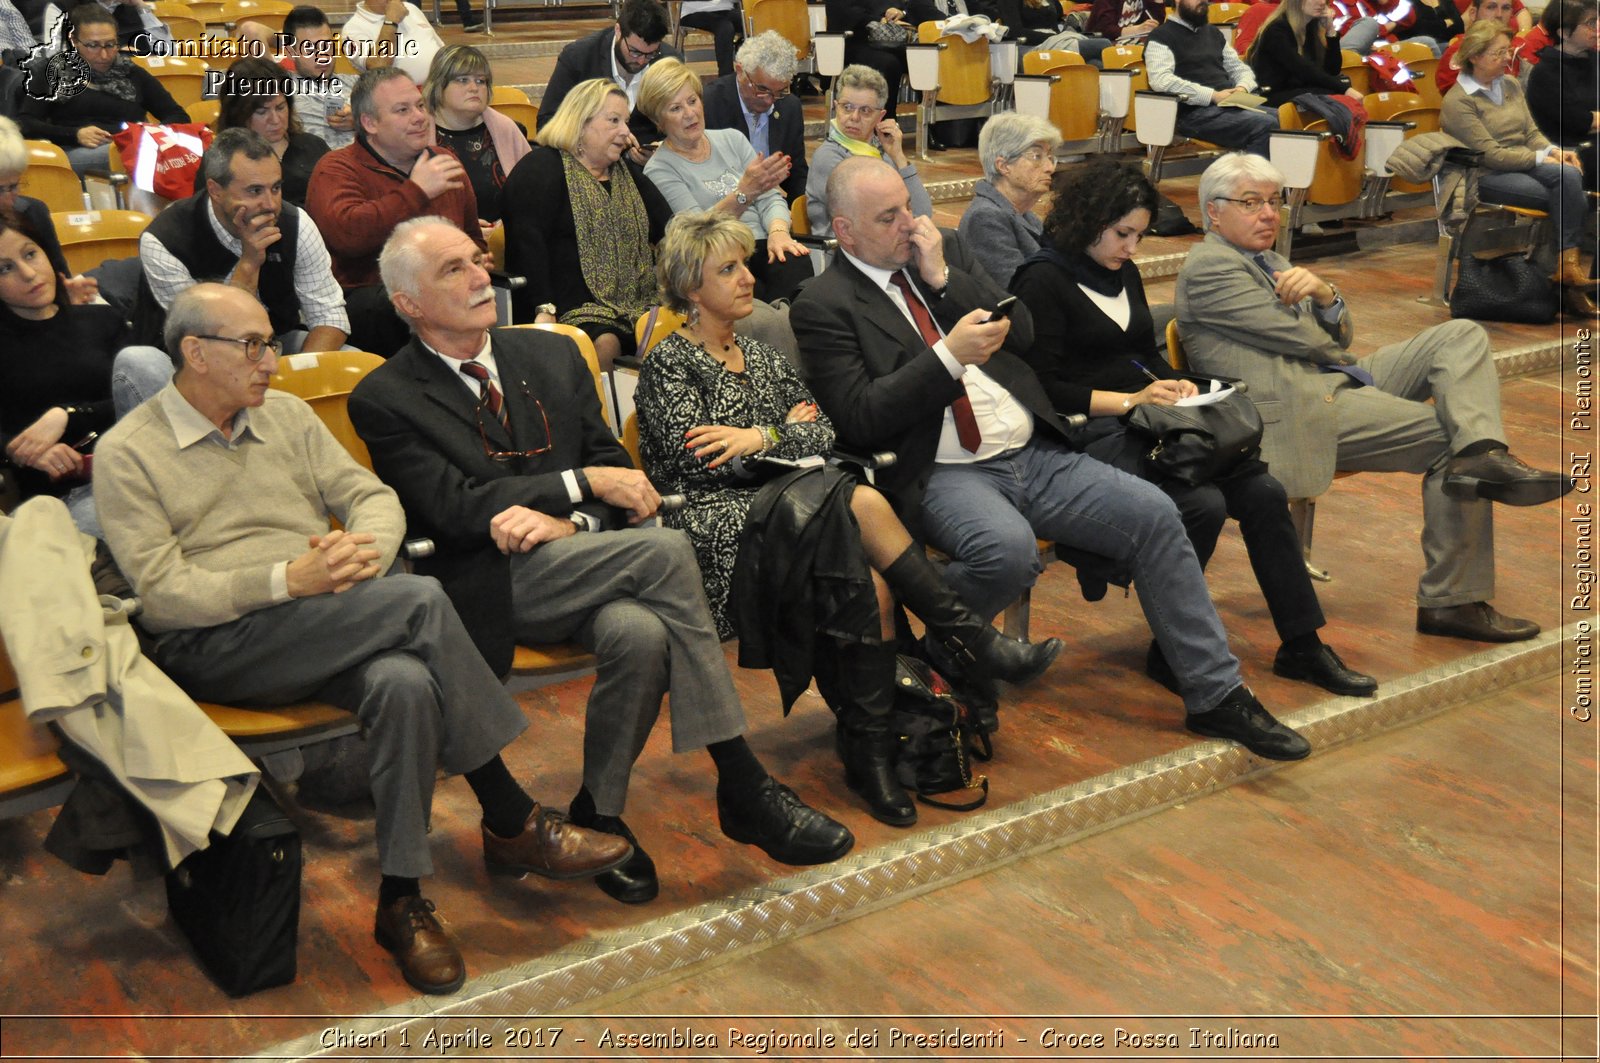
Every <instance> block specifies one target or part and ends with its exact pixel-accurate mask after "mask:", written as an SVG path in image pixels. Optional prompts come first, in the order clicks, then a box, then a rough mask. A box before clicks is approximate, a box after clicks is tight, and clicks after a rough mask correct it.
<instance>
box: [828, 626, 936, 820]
mask: <svg viewBox="0 0 1600 1063" xmlns="http://www.w3.org/2000/svg"><path fill="white" fill-rule="evenodd" d="M831 648H832V651H833V660H832V661H831V662H830V665H829V668H828V669H827V670H828V671H829V672H830V673H831V674H829V675H828V677H827V680H828V681H827V683H826V685H825V686H824V684H823V677H822V675H820V674H819V675H818V677H817V678H818V686H819V687H821V688H822V693H823V696H824V697H826V698H827V699H828V702H829V704H831V705H832V706H833V708H834V713H835V715H836V716H837V717H838V728H837V730H836V732H835V736H836V748H837V749H838V752H839V760H840V762H841V763H843V764H844V781H845V785H847V786H849V787H850V789H851V790H852V791H853V792H854V793H855V794H856V795H857V796H859V797H860V798H861V799H862V800H863V801H865V802H866V803H867V809H868V811H870V812H871V813H872V818H874V819H876V820H879V821H881V822H884V823H888V824H889V825H891V826H895V827H909V826H910V825H911V824H913V823H915V822H916V821H917V806H916V804H915V803H913V802H912V800H911V795H910V794H908V793H906V790H905V787H903V786H901V785H900V779H899V778H898V776H896V775H895V769H894V765H895V745H896V743H895V738H894V734H893V733H892V732H891V731H890V730H889V712H890V710H891V709H893V708H894V649H893V648H892V647H890V646H867V645H863V644H860V643H834V644H833V646H832V647H831Z"/></svg>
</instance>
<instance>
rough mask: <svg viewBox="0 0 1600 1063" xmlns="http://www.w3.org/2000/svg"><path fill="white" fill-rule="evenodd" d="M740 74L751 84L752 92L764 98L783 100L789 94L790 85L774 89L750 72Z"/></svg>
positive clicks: (746, 82) (745, 81)
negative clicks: (752, 75)
mask: <svg viewBox="0 0 1600 1063" xmlns="http://www.w3.org/2000/svg"><path fill="white" fill-rule="evenodd" d="M739 76H740V77H741V78H742V79H743V80H744V83H745V84H746V85H748V86H750V92H751V94H752V95H754V96H758V97H760V98H761V99H763V100H781V99H783V98H784V97H785V96H787V95H789V86H787V85H785V86H784V87H783V88H781V89H772V88H768V87H767V86H765V85H763V84H761V82H759V81H757V80H756V79H755V78H753V77H751V76H750V75H749V74H740V75H739Z"/></svg>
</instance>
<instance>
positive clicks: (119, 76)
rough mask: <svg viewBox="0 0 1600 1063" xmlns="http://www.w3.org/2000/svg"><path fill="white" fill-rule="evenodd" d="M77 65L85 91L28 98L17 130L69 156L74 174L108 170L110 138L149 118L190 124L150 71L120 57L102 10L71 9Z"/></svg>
mask: <svg viewBox="0 0 1600 1063" xmlns="http://www.w3.org/2000/svg"><path fill="white" fill-rule="evenodd" d="M72 20H73V26H72V37H71V41H72V46H73V48H74V49H75V50H76V52H75V55H73V56H68V57H67V58H69V59H75V60H77V62H76V63H74V65H75V66H76V68H77V69H78V70H79V71H81V72H82V74H83V76H84V78H85V79H86V81H85V84H84V85H83V87H82V90H81V91H79V92H76V93H74V94H72V95H63V96H62V97H61V98H60V99H55V100H41V99H36V98H34V97H33V96H31V95H25V96H24V98H23V102H22V110H21V112H20V113H19V114H18V115H17V124H18V125H20V126H21V127H22V135H23V136H25V137H31V138H33V139H35V140H49V141H52V142H54V143H56V144H59V145H61V146H62V147H63V148H65V149H66V151H67V158H68V160H70V161H71V163H72V168H73V169H74V170H76V171H77V172H78V173H79V174H82V173H83V172H84V171H85V170H93V169H104V168H106V167H107V166H108V165H109V164H110V159H111V155H110V152H111V136H112V134H113V133H115V132H117V130H119V129H121V128H122V127H123V126H124V125H126V124H128V123H130V122H143V121H145V115H146V114H151V115H154V116H155V119H156V121H158V122H162V123H165V124H172V123H176V122H187V121H188V120H189V115H188V112H186V111H185V110H184V109H183V108H182V107H179V106H178V104H177V102H176V101H174V100H173V98H172V96H171V94H170V93H168V92H167V90H166V89H164V88H162V87H161V82H159V81H157V80H156V79H155V77H154V76H153V75H151V74H150V72H149V71H147V70H145V69H144V68H143V67H139V66H136V65H134V64H133V63H132V62H130V61H129V60H128V59H127V58H126V57H124V56H122V55H119V54H117V23H116V20H115V19H114V18H112V16H111V14H110V12H108V11H107V10H106V9H105V8H103V7H100V6H99V5H97V4H92V3H91V4H80V5H79V6H78V7H75V8H73V9H72ZM52 61H53V60H52Z"/></svg>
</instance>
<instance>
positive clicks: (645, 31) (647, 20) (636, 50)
mask: <svg viewBox="0 0 1600 1063" xmlns="http://www.w3.org/2000/svg"><path fill="white" fill-rule="evenodd" d="M669 28H670V26H669V25H668V22H667V11H666V8H664V7H662V6H661V4H660V3H658V2H657V0H623V3H622V9H621V10H620V11H619V12H618V13H617V21H616V22H615V23H614V24H612V25H611V26H608V27H606V28H605V29H603V30H596V31H595V32H594V33H591V34H590V35H589V36H587V37H580V38H579V39H578V40H575V41H573V42H572V43H571V44H569V45H567V46H566V47H565V48H563V49H561V55H560V56H559V57H557V59H556V69H555V72H554V73H552V74H551V75H550V81H549V83H548V84H546V85H545V87H544V99H542V100H540V101H539V125H540V126H543V125H544V124H545V123H547V122H549V121H550V119H552V118H554V117H555V113H556V111H557V110H559V109H560V107H561V101H562V100H564V99H566V98H567V93H569V92H571V91H572V88H573V86H574V85H577V84H578V83H579V82H582V81H588V80H590V79H591V78H605V79H606V80H607V81H615V82H616V83H617V84H618V85H620V86H621V87H622V89H623V91H624V92H626V93H627V94H628V100H629V102H631V103H632V104H633V105H634V108H633V114H632V115H631V116H629V118H628V128H629V129H630V130H632V132H633V135H634V137H635V138H637V139H638V141H639V143H640V144H649V143H651V142H653V141H657V140H660V139H661V131H660V130H659V129H657V128H656V124H655V123H654V122H652V121H650V119H648V118H646V117H645V116H644V115H643V114H641V113H640V111H639V107H638V103H639V82H640V81H641V80H643V78H644V68H645V67H647V66H649V65H650V64H651V63H653V62H655V61H656V60H658V59H665V58H667V57H668V56H671V57H672V58H674V59H676V58H678V53H677V52H675V51H673V50H672V49H671V48H670V47H668V46H667V45H666V44H665V43H664V42H665V41H666V37H667V31H668V29H669Z"/></svg>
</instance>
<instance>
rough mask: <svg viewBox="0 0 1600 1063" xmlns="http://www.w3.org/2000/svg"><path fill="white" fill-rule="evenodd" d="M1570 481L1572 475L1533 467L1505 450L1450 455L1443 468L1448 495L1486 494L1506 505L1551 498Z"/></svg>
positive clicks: (1564, 490) (1531, 503)
mask: <svg viewBox="0 0 1600 1063" xmlns="http://www.w3.org/2000/svg"><path fill="white" fill-rule="evenodd" d="M1573 485H1574V481H1573V479H1572V477H1570V476H1563V475H1562V474H1561V473H1558V472H1546V471H1545V470H1543V469H1535V468H1533V467H1532V466H1530V465H1527V464H1525V463H1524V462H1522V461H1521V460H1520V459H1518V458H1517V456H1516V455H1514V454H1512V453H1511V452H1510V451H1507V450H1488V451H1484V452H1483V453H1482V454H1474V455H1472V456H1471V457H1454V458H1451V459H1450V464H1449V465H1447V466H1445V470H1444V493H1445V494H1447V495H1449V496H1450V497H1452V498H1487V499H1488V500H1489V501H1491V502H1500V503H1502V504H1504V505H1507V506H1538V505H1543V504H1544V503H1546V502H1553V501H1555V500H1556V499H1558V498H1560V497H1561V496H1562V495H1564V494H1566V493H1567V492H1568V491H1570V490H1572V488H1573Z"/></svg>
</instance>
